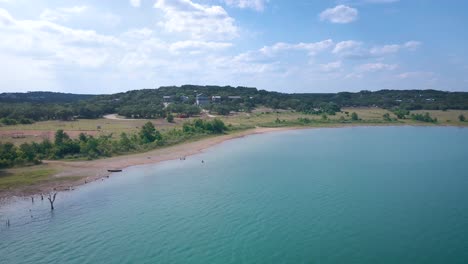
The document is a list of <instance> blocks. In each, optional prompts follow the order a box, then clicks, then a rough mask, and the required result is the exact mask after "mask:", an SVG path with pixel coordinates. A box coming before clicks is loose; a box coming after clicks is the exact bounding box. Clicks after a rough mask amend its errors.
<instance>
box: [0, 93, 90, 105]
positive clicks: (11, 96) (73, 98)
mask: <svg viewBox="0 0 468 264" xmlns="http://www.w3.org/2000/svg"><path fill="white" fill-rule="evenodd" d="M94 96H95V95H89V94H72V93H57V92H27V93H1V94H0V102H9V103H24V102H43V103H70V102H77V101H80V100H86V99H90V98H92V97H94Z"/></svg>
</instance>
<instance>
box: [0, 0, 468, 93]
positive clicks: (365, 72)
mask: <svg viewBox="0 0 468 264" xmlns="http://www.w3.org/2000/svg"><path fill="white" fill-rule="evenodd" d="M467 10H468V1H464V0H459V1H457V0H447V1H435V0H434V1H429V0H338V1H337V0H330V1H328V0H320V1H319V0H316V1H315V0H314V1H313V0H294V1H293V0H79V1H78V0H74V1H73V0H0V92H13V91H17V92H24V91H38V90H41V91H44V90H48V91H58V92H73V93H114V92H120V91H127V90H133V89H141V88H154V87H159V86H163V85H182V84H201V85H205V84H211V85H233V86H237V85H242V86H254V87H257V88H260V89H266V90H275V91H282V92H336V91H359V90H364V89H366V90H379V89H441V90H448V91H468V49H467V47H468V30H467V29H466V27H467V26H468V14H467V13H466V11H467Z"/></svg>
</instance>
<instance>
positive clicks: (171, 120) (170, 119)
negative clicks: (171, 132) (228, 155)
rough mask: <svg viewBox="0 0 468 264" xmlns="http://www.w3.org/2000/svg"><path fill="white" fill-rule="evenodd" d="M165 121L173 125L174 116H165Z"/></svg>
mask: <svg viewBox="0 0 468 264" xmlns="http://www.w3.org/2000/svg"><path fill="white" fill-rule="evenodd" d="M166 120H167V122H169V123H174V115H172V114H170V113H169V114H168V115H167V117H166Z"/></svg>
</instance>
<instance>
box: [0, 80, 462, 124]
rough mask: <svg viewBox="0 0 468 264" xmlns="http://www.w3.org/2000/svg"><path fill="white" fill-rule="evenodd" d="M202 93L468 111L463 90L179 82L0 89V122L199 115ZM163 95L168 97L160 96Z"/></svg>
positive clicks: (319, 104) (222, 107)
mask: <svg viewBox="0 0 468 264" xmlns="http://www.w3.org/2000/svg"><path fill="white" fill-rule="evenodd" d="M201 93H202V94H204V95H205V96H207V97H208V98H209V99H210V104H207V105H203V106H202V107H203V108H204V109H206V110H209V111H211V112H213V113H217V114H219V115H229V113H231V112H239V111H240V112H251V111H252V110H253V109H255V108H258V107H259V106H265V107H268V108H272V109H283V110H294V111H296V112H300V113H305V114H315V115H322V114H326V115H335V114H336V113H337V112H340V111H341V108H345V107H380V108H384V109H389V110H392V111H394V113H395V115H396V116H397V117H398V118H399V119H404V118H405V117H406V116H407V115H409V112H408V111H413V110H422V109H424V110H447V109H465V110H468V93H465V92H443V91H435V90H381V91H377V92H370V91H361V92H358V93H349V92H340V93H326V94H325V93H302V94H285V93H278V92H270V91H265V90H257V89H256V88H248V87H231V86H224V87H221V86H195V85H184V86H181V87H175V86H171V87H160V88H158V89H143V90H135V91H129V92H125V93H118V94H112V95H74V94H61V93H48V92H31V93H24V94H23V93H3V94H0V124H3V125H15V124H29V123H31V122H37V121H44V120H64V121H69V120H75V119H83V118H85V119H95V118H99V117H102V116H103V115H105V114H112V113H118V114H119V115H121V116H125V117H128V118H142V119H148V118H166V117H167V115H168V114H174V115H175V116H180V117H191V116H196V115H198V114H200V108H199V107H197V106H195V105H194V103H195V100H196V95H197V94H201ZM164 96H166V97H168V98H169V99H167V100H165V99H163V97H164ZM211 96H218V97H217V98H219V100H217V101H216V102H214V101H211ZM229 96H231V97H229ZM232 96H236V97H235V98H233V97H232ZM165 103H166V104H165ZM167 103H169V105H167ZM166 106H167V107H166Z"/></svg>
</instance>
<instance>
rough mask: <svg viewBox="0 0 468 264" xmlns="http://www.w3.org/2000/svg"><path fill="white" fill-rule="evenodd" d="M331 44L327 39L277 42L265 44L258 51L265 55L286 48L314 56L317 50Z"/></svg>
mask: <svg viewBox="0 0 468 264" xmlns="http://www.w3.org/2000/svg"><path fill="white" fill-rule="evenodd" d="M332 46H333V40H331V39H327V40H323V41H319V42H309V43H303V42H301V43H297V44H290V43H284V42H279V43H276V44H274V45H272V46H265V47H263V48H261V49H260V50H259V51H260V52H261V53H262V54H264V55H267V56H273V55H275V54H276V53H278V52H281V51H287V50H303V51H306V52H307V53H308V54H309V55H310V56H314V55H315V54H317V53H318V52H321V51H324V50H327V49H329V48H331V47H332Z"/></svg>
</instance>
